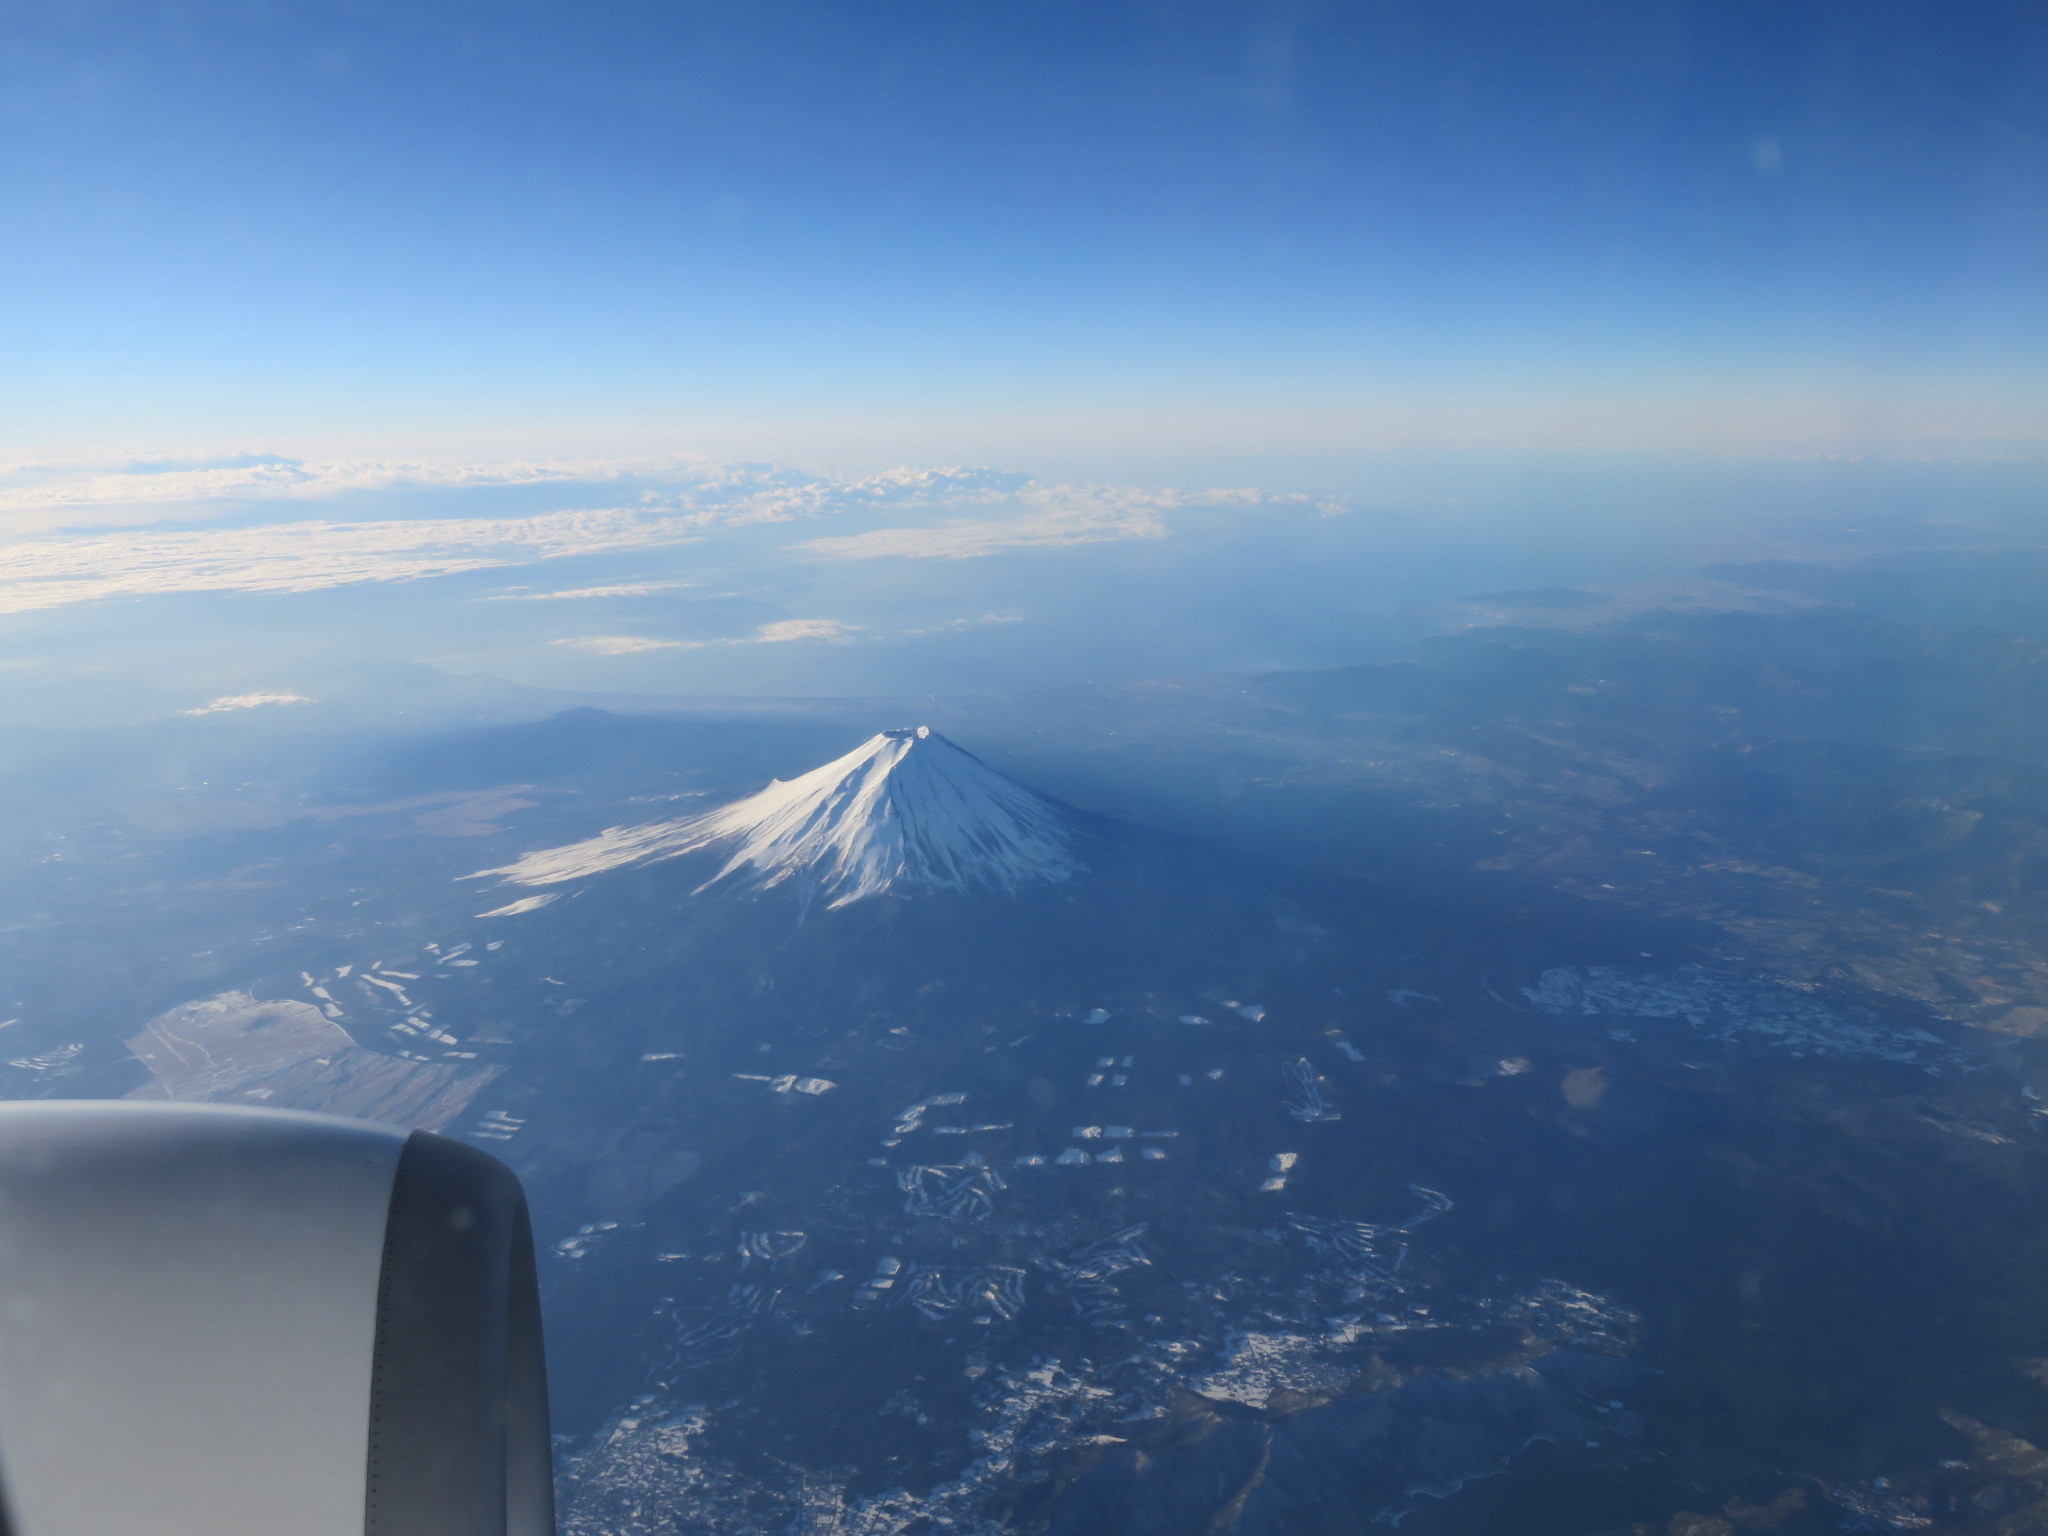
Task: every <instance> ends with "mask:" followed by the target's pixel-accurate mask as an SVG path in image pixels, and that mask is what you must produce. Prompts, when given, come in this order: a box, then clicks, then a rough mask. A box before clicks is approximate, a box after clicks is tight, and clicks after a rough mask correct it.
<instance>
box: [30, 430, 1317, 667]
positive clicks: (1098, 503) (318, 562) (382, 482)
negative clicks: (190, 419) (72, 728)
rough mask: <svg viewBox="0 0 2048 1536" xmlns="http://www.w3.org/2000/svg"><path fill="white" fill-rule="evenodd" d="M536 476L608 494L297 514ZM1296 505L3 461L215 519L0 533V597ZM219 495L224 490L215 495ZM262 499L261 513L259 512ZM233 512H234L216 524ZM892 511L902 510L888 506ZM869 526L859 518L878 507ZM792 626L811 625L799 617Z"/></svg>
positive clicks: (241, 587)
mask: <svg viewBox="0 0 2048 1536" xmlns="http://www.w3.org/2000/svg"><path fill="white" fill-rule="evenodd" d="M537 485H539V486H550V487H553V490H552V492H551V494H553V495H555V496H557V497H560V498H562V499H575V498H576V496H577V494H578V493H584V492H587V493H588V494H589V495H590V496H591V497H592V498H593V500H596V499H598V498H600V497H602V498H603V500H604V502H605V504H602V505H593V506H591V507H586V508H571V509H567V510H560V511H550V512H542V513H539V514H537V515H522V516H473V515H472V516H453V515H445V516H422V517H411V518H402V519H401V518H391V517H388V516H387V517H375V518H369V519H363V520H346V519H340V518H335V517H331V516H330V517H324V518H310V517H307V516H306V510H307V509H306V505H305V504H306V503H307V502H309V501H315V500H319V499H323V498H325V499H328V500H335V499H344V498H345V499H358V498H362V497H366V496H367V497H370V499H372V501H374V496H373V495H371V493H376V492H391V491H394V490H398V489H405V490H407V491H409V492H411V493H414V495H413V496H412V498H411V499H412V500H413V501H415V503H416V502H417V499H418V495H419V494H421V493H426V494H429V495H432V494H439V495H441V496H443V497H445V498H446V499H447V501H448V503H449V504H450V510H451V511H453V509H454V504H457V503H459V504H460V505H461V506H462V507H463V508H464V509H465V510H468V509H470V508H473V507H475V506H476V505H477V504H478V499H479V498H488V497H489V496H490V495H492V494H493V493H496V494H497V495H498V496H499V497H500V498H501V499H502V497H503V495H504V493H505V492H506V491H507V490H508V488H510V489H518V488H530V487H533V486H537ZM1264 505H1301V506H1305V505H1310V503H1309V502H1308V500H1307V498H1304V497H1298V496H1269V495H1265V494H1263V493H1260V492H1255V491H1207V492H1198V493H1186V492H1176V491H1147V490H1136V489H1127V488H1119V487H1108V486H1093V485H1061V484H1048V483H1046V482H1042V481H1037V480H1033V479H1032V478H1030V477H1029V476H1028V475H1020V474H1012V473H1005V472H1002V471H997V470H988V469H959V468H944V469H898V470H891V471H889V472H887V473H885V474H880V475H871V476H867V477H864V478H859V479H850V480H835V479H829V478H821V477H817V476H808V475H802V474H798V473H797V472H795V471H792V470H786V469H780V468H777V467H774V466H767V465H745V464H743V465H713V464H705V463H700V462H695V461H689V462H684V461H670V462H664V463H661V464H649V463H617V464H611V463H581V464H575V465H567V464H554V463H548V464H533V463H524V462H513V463H507V464H500V465H450V466H422V465H411V464H390V463H381V462H369V461H365V462H353V463H338V462H337V463H317V464H316V463H298V462H293V461H286V460H273V459H263V460H251V461H237V462H233V463H229V464H225V465H212V466H200V467H189V466H185V467H181V466H171V467H163V466H144V467H139V468H138V467H135V466H126V467H119V468H114V469H107V470H99V471H92V472H87V471H85V470H79V469H76V468H73V469H71V470H67V471H62V472H60V471H58V470H52V469H49V468H47V467H44V468H37V467H34V466H31V467H28V468H24V467H22V466H14V467H12V468H0V527H4V526H7V518H8V516H9V514H14V513H22V512H24V511H33V512H35V513H37V514H38V515H43V514H49V513H52V512H56V511H62V512H63V513H64V514H65V515H66V516H67V517H70V518H72V520H73V521H74V523H75V524H78V525H81V526H82V525H90V524H91V523H93V522H95V521H97V522H99V523H101V524H102V525H103V526H104V524H106V523H108V522H117V521H120V520H122V519H123V518H124V517H126V518H130V519H132V517H133V514H134V510H135V509H136V508H137V507H139V506H147V507H152V508H155V509H157V510H158V511H159V512H161V513H162V514H163V515H164V516H165V517H166V518H169V517H171V516H178V517H184V518H211V519H213V520H214V526H199V527H191V526H187V527H178V528H164V527H160V526H159V527H146V528H135V529H132V530H127V531H119V532H115V531H97V532H83V531H68V532H55V533H45V534H43V535H41V536H39V537H28V538H21V539H17V540H16V541H15V542H12V543H9V544H4V545H0V612H17V613H18V612H24V611H29V610H34V609H40V608H53V607H58V606H62V605H64V604H69V603H79V602H89V601H95V600H99V599H105V598H115V597H143V596H151V595H157V594H165V593H177V592H307V591H313V590H317V589H319V588H323V587H336V586H346V585H351V584H355V583H362V582H392V581H417V580H421V579H424V578H428V577H434V576H447V575H454V574H458V573H462V572H470V571H478V570H487V569H494V568H509V567H517V566H523V565H529V564H533V563H536V562H541V561H547V560H554V559H560V558H563V557H566V556H573V555H594V554H605V553H610V552H616V551H624V550H636V549H654V548H660V547H663V546H671V545H678V544H684V543H688V542H691V541H694V540H699V539H703V538H706V537H709V536H712V535H713V534H714V533H716V532H717V531H719V530H721V529H736V528H741V527H749V526H759V525H764V524H776V523H802V522H815V521H818V520H825V519H830V520H834V521H841V522H852V523H855V524H857V525H863V526H859V527H858V529H857V531H852V532H848V533H845V534H839V535H832V536H826V537H813V538H809V539H803V540H797V541H793V542H792V544H791V547H790V552H791V553H792V554H794V555H796V556H798V557H799V558H809V559H812V560H839V559H873V558H877V557H881V556H913V557H924V558H933V557H937V558H950V559H966V558H970V557H975V556H985V555H992V554H998V553H1001V552H1003V551H1006V550H1017V549H1029V548H1043V547H1056V546H1062V545H1075V544H1093V543H1101V542H1104V541H1109V540H1119V539H1144V538H1159V537H1162V536H1164V535H1165V534H1167V533H1168V532H1169V531H1170V522H1171V519H1172V517H1173V515H1174V514H1176V513H1178V512H1185V511H1188V510H1192V509H1197V508H1225V507H1237V508H1245V507H1256V506H1264ZM224 509H226V510H224ZM266 510H268V511H269V512H270V516H269V517H268V518H267V519H266V518H264V517H263V516H262V514H263V513H264V512H265V511H266ZM230 511H231V512H232V515H233V517H234V522H233V523H232V524H231V525H222V524H221V519H223V518H224V517H226V516H227V515H229V512H230ZM899 519H908V521H907V522H906V523H904V524H903V525H901V526H890V525H891V524H893V523H896V522H898V520H899ZM877 522H879V523H882V524H883V526H880V527H876V526H873V524H875V523H877ZM667 585H672V583H659V582H643V583H629V584H622V585H613V586H597V587H583V588H575V589H571V590H568V591H563V592H553V593H534V594H501V595H503V596H506V597H510V598H524V599H526V600H538V599H544V598H570V597H584V598H597V597H629V596H639V595H644V594H646V593H650V592H653V591H656V590H658V589H660V588H662V587H664V586H667ZM802 638H817V636H815V635H809V634H806V635H805V636H802Z"/></svg>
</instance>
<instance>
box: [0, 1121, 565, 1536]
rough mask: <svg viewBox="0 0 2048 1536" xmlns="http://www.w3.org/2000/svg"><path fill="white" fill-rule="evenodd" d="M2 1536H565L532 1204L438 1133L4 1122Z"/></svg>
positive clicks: (292, 1125) (483, 1159) (299, 1124)
mask: <svg viewBox="0 0 2048 1536" xmlns="http://www.w3.org/2000/svg"><path fill="white" fill-rule="evenodd" d="M0 1503H4V1511H5V1520H4V1526H0V1529H4V1533H5V1536H116V1533H119V1536H552V1532H553V1531H554V1511H553V1490H552V1483H551V1478H550V1464H549V1441H548V1420H547V1394H546V1378H545V1369H544V1366H543V1363H542V1355H541V1333H540V1311H539V1303H538V1297H537V1294H536V1289H535V1277H534V1261H533V1239H532V1234H531V1230H530V1228H529V1226H528V1222H527V1214H526V1201H525V1196H524V1194H523V1193H522V1191H521V1189H520V1186H519V1181H518V1179H517V1178H515V1177H514V1176H513V1174H512V1172H511V1171H510V1170H509V1169H507V1168H506V1167H505V1166H504V1165H503V1164H502V1163H500V1162H498V1161H497V1160H496V1159H495V1158H492V1157H490V1156H488V1155H486V1154H485V1153H483V1152H479V1151H477V1150H476V1149H474V1148H472V1147H468V1146H465V1145H463V1144H462V1143H460V1142H455V1141H450V1140H447V1139H446V1138H443V1137H440V1136H434V1135H430V1134H428V1133H426V1132H414V1133H412V1134H410V1135H408V1134H407V1133H406V1132H404V1131H401V1130H397V1129H394V1128H392V1127H390V1126H382V1125H372V1124H369V1123H367V1122H363V1121H357V1120H343V1119H337V1118H334V1117H331V1116H326V1115H309V1114H297V1113H291V1112H287V1111H281V1110H264V1109H242V1108H230V1107H225V1106H210V1105H187V1104H145V1103H125V1102H123V1103H102V1102H82V1101H80V1102H42V1103H12V1104H0Z"/></svg>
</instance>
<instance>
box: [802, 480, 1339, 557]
mask: <svg viewBox="0 0 2048 1536" xmlns="http://www.w3.org/2000/svg"><path fill="white" fill-rule="evenodd" d="M1015 500H1016V501H1017V502H1020V503H1022V504H1023V506H1024V507H1025V508H1027V509H1029V510H1028V511H1027V512H1026V515H1024V516H1021V517H1019V516H1010V517H1001V518H983V519H980V520H976V521H955V522H947V523H941V524H939V525H937V526H934V527H922V528H877V529H874V530H872V531H870V532H867V533H854V534H842V535H837V536H833V537H828V538H822V539H810V540H807V541H805V542H804V543H802V544H800V545H798V546H797V547H798V548H799V549H803V550H807V551H809V552H810V553H812V554H817V555H823V556H825V557H827V558H828V559H842V560H872V559H876V558H879V557H883V556H890V555H894V556H902V557H907V558H912V559H942V560H970V559H974V558H976V557H979V556H982V555H994V554H1000V553H1002V552H1003V551H1005V550H1013V549H1044V548H1060V547H1064V546H1068V545H1075V544H1103V543H1109V542H1112V541H1115V540H1121V539H1158V538H1164V537H1166V535H1167V534H1168V533H1169V532H1170V529H1169V527H1168V524H1167V517H1168V515H1169V514H1171V513H1173V512H1178V511H1185V510H1191V509H1214V508H1224V507H1258V506H1315V507H1317V509H1318V510H1321V511H1328V510H1331V509H1330V508H1329V507H1327V506H1325V505H1324V504H1321V503H1317V502H1313V501H1312V500H1311V499H1310V498H1309V497H1306V496H1277V495H1269V494H1267V493H1265V492H1262V491H1223V490H1218V491H1196V492H1178V491H1142V490H1123V489H1117V488H1113V487H1104V486H1072V485H1041V484H1039V483H1037V482H1035V481H1034V482H1032V483H1031V484H1030V485H1028V486H1027V487H1025V488H1024V490H1023V491H1021V492H1019V493H1018V494H1017V495H1016V497H1015Z"/></svg>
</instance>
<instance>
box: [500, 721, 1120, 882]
mask: <svg viewBox="0 0 2048 1536" xmlns="http://www.w3.org/2000/svg"><path fill="white" fill-rule="evenodd" d="M1073 841H1074V833H1073V828H1072V826H1071V824H1070V823H1069V821H1068V819H1067V816H1066V814H1065V813H1064V812H1063V811H1062V810H1061V809H1060V808H1059V806H1057V805H1056V804H1055V803H1054V802H1053V801H1051V800H1048V799H1046V798H1045V797H1044V796H1043V795H1040V794H1038V793H1036V792H1035V791H1033V790H1029V789H1026V788H1025V787H1024V786H1023V785H1021V784H1019V783H1017V782H1016V780H1014V779H1010V778H1006V777H1005V776H1004V775H1002V774H1000V773H998V772H996V771H995V769H993V768H991V767H989V766H988V765H987V764H986V763H984V762H982V761H981V759H980V758H978V757H976V756H974V755H973V754H972V753H970V752H963V751H962V750H961V749H960V748H958V747H956V746H954V745H953V743H951V742H950V741H948V740H946V738H945V737H943V736H940V735H937V734H935V733H934V732H933V731H932V730H931V729H930V727H928V726H918V727H917V728H916V729H914V730H902V731H883V732H882V733H881V734H879V735H877V736H873V737H870V738H869V739H868V740H867V741H865V742H863V743H862V744H861V745H860V746H858V747H856V748H854V750H853V751H851V752H849V753H847V754H846V756H844V757H842V758H838V759H835V760H834V761H832V762H829V763H827V764H825V765H824V766H823V767H822V768H814V769H812V770H811V771H810V772H809V773H806V774H804V775H802V776H801V777H799V778H794V779H790V780H789V781H787V782H786V783H785V782H784V781H782V780H780V779H777V780H776V781H774V782H773V783H771V784H770V785H769V786H768V787H767V788H766V789H764V790H762V791H761V792H760V793H759V794H756V795H749V796H747V797H746V798H745V799H744V800H736V801H734V802H733V803H732V804H731V805H726V806H721V807H720V808H719V809H717V810H715V811H706V812H704V813H702V814H700V815H696V816H685V817H682V818H680V819H679V820H675V821H661V822H651V823H648V824H646V825H643V826H637V827H613V828H611V829H609V830H607V831H604V832H600V833H599V834H598V835H597V836H596V837H593V838H590V839H588V840H586V841H584V842H580V843H571V844H569V845H568V846H567V847H563V848H548V849H542V850H540V851H538V852H535V853H529V854H527V855H526V856H525V857H524V858H522V859H520V860H519V862H518V863H516V864H512V865H508V866H506V867H505V868H503V869H487V870H482V871H480V872H479V873H480V874H484V875H503V876H505V877H506V879H507V880H508V881H510V882H512V883H513V884H517V885H554V884H557V883H559V882H560V881H564V880H575V879H579V878H581V877H583V876H586V875H594V874H599V873H601V872H603V871H605V870H608V869H621V868H624V867H626V866H627V865H632V864H647V863H652V862H654V861H655V860H657V859H671V858H675V857H677V856H678V855H681V854H685V853H695V852H697V851H699V850H701V849H717V850H721V851H723V850H730V851H729V854H728V857H727V858H726V862H725V865H724V867H723V868H722V869H720V870H719V871H718V873H717V874H715V875H713V876H712V877H711V879H710V880H707V881H706V882H705V886H709V885H713V884H715V883H717V882H718V881H720V880H724V879H727V878H736V879H740V880H743V881H744V882H745V883H746V884H748V885H750V886H753V887H756V888H760V887H766V886H772V885H781V884H783V883H784V882H796V883H798V884H800V885H802V886H804V887H807V888H808V889H810V890H813V891H816V892H817V893H819V894H821V895H825V896H828V897H830V905H832V906H835V907H843V906H845V905H846V904H847V903H848V902H853V901H859V900H861V899H862V898H863V897H867V896H878V895H880V894H881V893H882V892H884V891H892V890H893V891H905V890H926V891H930V890H955V891H958V890H969V889H972V888H975V887H984V888H989V889H995V890H1004V891H1014V890H1016V889H1017V888H1018V887H1020V886H1025V885H1038V884H1050V883H1055V882H1058V881H1062V880H1068V879H1071V878H1072V877H1073V876H1074V875H1075V874H1077V873H1079V872H1080V871H1081V869H1082V865H1081V864H1080V863H1079V861H1078V860H1076V859H1075V857H1074V855H1073V851H1072V850H1073ZM703 888H704V887H701V886H700V887H699V889H700V890H701V889H703Z"/></svg>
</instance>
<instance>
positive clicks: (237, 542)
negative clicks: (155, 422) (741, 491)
mask: <svg viewBox="0 0 2048 1536" xmlns="http://www.w3.org/2000/svg"><path fill="white" fill-rule="evenodd" d="M702 526H703V520H702V519H701V518H691V517H680V516H660V515H656V516H649V515H647V514H646V513H642V512H639V511H636V510H632V509H628V508H608V509H605V510H601V511H586V512H550V513H546V514H543V515H542V516H539V517H526V518H423V519H420V520H418V521H411V522H374V523H330V522H298V523H277V524H271V525H269V526H265V527H258V528H211V529H190V530H185V529H180V530H176V531H166V530H161V529H151V530H147V531H138V532H133V533H106V534H94V535H91V536H89V537H71V538H50V539H31V540H24V541H23V542H21V543H18V544H9V545H4V546H0V613H22V612H26V611H28V610H30V609H36V608H55V607H59V606H61V605H63V604H65V603H80V602H89V601H92V600H94V599H98V598H108V597H140V596H153V595H156V594H159V593H167V592H311V591H315V590H318V589H319V588H322V587H339V586H348V585H351V584H354V583H357V582H367V581H415V580H418V579H420V578H421V577H426V576H447V575H451V574H454V573H457V572H461V571H478V570H489V569H491V568H493V567H499V566H509V565H521V564H525V563H527V562H529V561H534V560H552V559H559V558H561V557H562V556H565V555H588V554H599V553H604V552H607V551H612V550H631V549H648V548H654V547H658V546H661V545H668V544H683V543H688V542H689V541H691V540H692V539H695V538H698V537H700V536H701V532H700V530H701V528H702Z"/></svg>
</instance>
